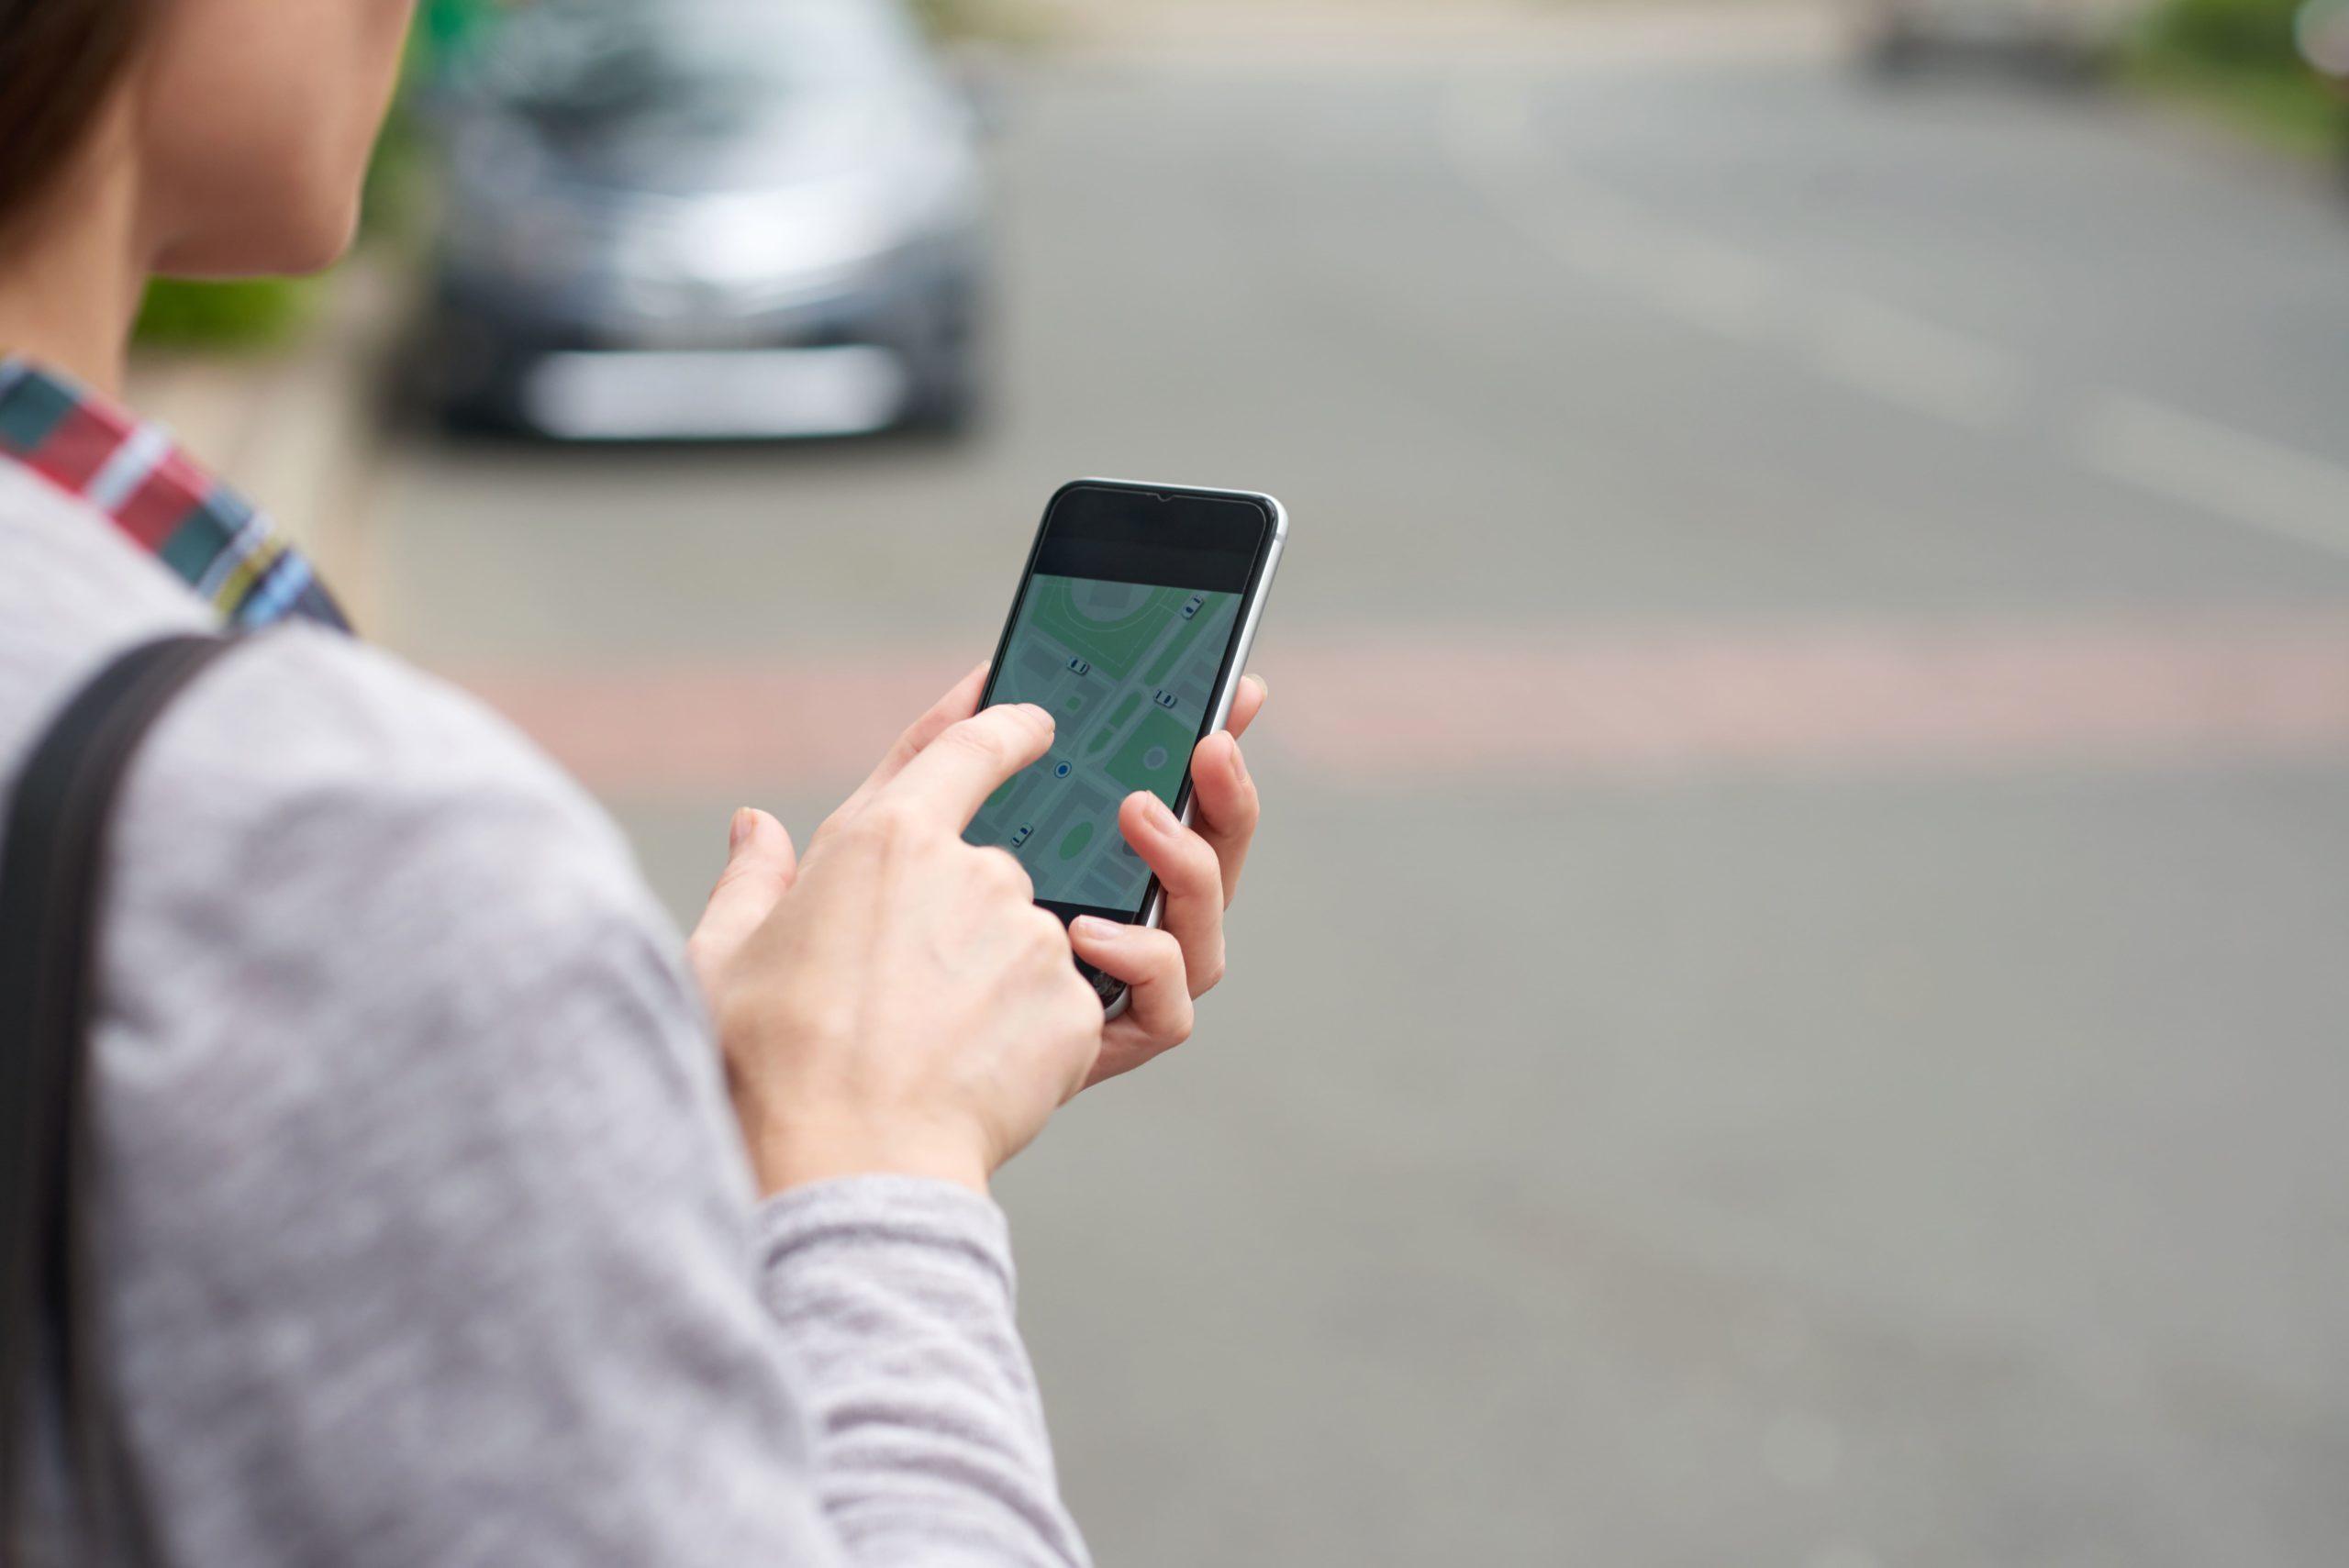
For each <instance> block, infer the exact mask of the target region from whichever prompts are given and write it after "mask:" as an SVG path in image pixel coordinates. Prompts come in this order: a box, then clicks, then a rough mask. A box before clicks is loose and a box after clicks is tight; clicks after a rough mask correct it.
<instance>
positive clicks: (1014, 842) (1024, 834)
mask: <svg viewBox="0 0 2349 1568" xmlns="http://www.w3.org/2000/svg"><path fill="white" fill-rule="evenodd" d="M1035 830H1036V825H1035V824H1034V823H1033V822H1030V823H1029V824H1028V825H1027V826H1025V827H1023V828H1020V829H1019V832H1017V833H1014V834H1013V835H1012V836H1011V847H1012V848H1013V849H1015V850H1016V849H1018V848H1019V846H1020V845H1022V844H1024V843H1026V842H1027V841H1028V835H1029V834H1030V833H1033V832H1034V831H1035Z"/></svg>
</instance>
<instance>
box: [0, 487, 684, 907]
mask: <svg viewBox="0 0 2349 1568" xmlns="http://www.w3.org/2000/svg"><path fill="white" fill-rule="evenodd" d="M214 624H216V623H215V622H214V621H213V620H212V618H211V616H210V613H209V611H208V610H207V609H206V606H204V605H203V604H202V603H201V602H200V601H199V600H197V599H196V598H195V596H194V595H191V594H190V593H189V592H188V590H187V588H186V586H185V585H184V584H183V583H181V582H180V580H179V579H177V578H176V577H174V576H173V575H172V574H171V573H169V572H168V571H166V570H165V569H163V568H162V567H161V565H160V564H159V563H157V562H155V561H154V560H153V559H152V558H151V557H150V556H149V555H147V554H146V553H145V552H143V551H141V550H138V549H136V548H135V547H134V546H132V545H131V544H130V543H129V542H128V541H127V540H125V539H122V538H121V537H120V536H119V535H118V534H117V533H116V531H115V529H114V528H113V527H112V526H111V525H110V524H109V523H108V522H107V521H106V518H105V517H102V516H100V515H99V514H97V513H95V512H93V511H91V510H89V509H88V508H87V507H86V506H83V505H82V504H81V503H80V502H78V501H77V500H75V499H74V498H73V497H72V496H69V495H62V494H61V493H59V492H57V491H55V490H53V489H50V487H49V486H48V485H47V484H45V482H43V481H41V480H39V478H38V477H37V476H34V475H30V474H28V473H23V472H22V471H20V470H17V469H16V468H15V467H14V466H13V465H10V464H7V463H0V776H5V774H6V773H13V772H14V770H15V768H16V767H17V765H18V763H19V762H20V761H21V759H22V757H23V756H24V754H25V753H26V751H28V749H29V747H30V746H31V744H32V742H33V740H34V739H35V737H36V735H37V733H38V731H39V728H40V727H41V726H42V725H43V724H45V723H46V722H47V719H48V717H50V715H51V714H53V713H54V712H56V711H57V709H58V707H59V706H60V705H61V704H62V703H63V702H64V701H65V699H66V698H67V696H68V695H70V694H71V693H72V691H73V690H74V689H76V688H78V687H79V686H80V685H81V684H82V683H83V682H84V681H86V680H87V679H88V678H89V677H90V676H91V675H93V674H95V673H96V672H97V670H98V669H99V668H101V667H102V666H103V665H104V664H105V663H106V662H107V661H108V660H109V659H111V658H112V657H114V656H115V655H116V654H117V653H119V652H121V651H124V650H126V649H128V648H129V647H131V646H133V645H135V644H137V643H139V642H142V641H145V640H148V639H152V638H156V637H161V636H166V635H170V634H172V633H174V632H184V631H193V630H202V629H206V628H208V627H211V626H213V625H214ZM122 817H123V820H122V821H121V822H120V823H119V824H118V828H117V831H118V834H119V836H120V841H121V842H122V844H123V846H124V848H125V851H126V856H125V858H126V860H128V862H129V864H130V868H131V869H130V871H129V873H128V874H129V877H130V879H131V880H133V881H134V882H145V881H148V880H149V879H150V878H160V879H161V880H165V881H169V882H172V883H173V884H180V885H181V886H182V887H183V888H184V887H187V886H197V887H201V886H205V885H212V886H215V887H217V888H218V889H219V893H218V896H219V897H220V898H221V899H222V900H223V901H224V902H227V901H231V900H233V898H234V897H235V896H236V893H235V892H234V889H235V888H236V886H237V883H238V879H239V873H238V871H237V867H238V865H239V861H240V858H244V863H264V864H272V865H276V866H279V867H283V868H288V869H287V871H286V873H285V876H286V880H288V881H289V882H295V883H306V882H312V881H318V880H321V879H327V878H330V877H331V876H332V875H333V874H334V872H335V869H336V866H337V865H338V864H339V863H341V862H351V861H354V860H356V861H360V862H373V861H376V860H379V859H380V860H383V861H384V862H386V863H385V864H384V865H382V866H379V867H378V866H369V867H368V868H367V870H368V871H371V872H372V871H381V872H384V873H390V872H394V871H396V870H397V869H398V866H397V864H396V863H393V862H396V860H397V858H398V857H401V856H403V855H405V856H406V858H407V860H408V861H409V862H415V861H417V859H419V858H430V859H433V860H437V861H440V862H443V865H442V871H443V873H444V874H445V873H447V871H448V869H449V866H450V865H451V864H454V863H459V862H463V861H465V860H466V859H467V858H468V857H471V856H473V855H475V854H481V855H484V856H489V857H491V863H492V864H505V865H514V864H516V863H518V861H520V860H521V859H522V858H524V857H526V856H529V855H532V854H536V855H538V856H540V857H542V858H544V859H546V860H548V861H550V862H553V863H554V864H555V865H556V866H557V867H558V868H559V870H560V873H561V874H560V877H559V878H558V879H557V880H559V881H561V882H562V883H563V884H567V894H568V895H569V896H571V897H572V898H573V899H580V898H583V897H586V896H589V895H593V896H595V897H596V898H598V899H600V900H601V901H603V902H606V903H613V902H618V903H622V904H626V905H629V906H631V907H633V906H640V905H642V904H643V903H644V902H645V900H644V899H643V898H642V897H640V893H641V889H640V882H639V879H638V877H637V873H636V871H635V866H634V862H633V860H632V857H631V856H630V855H629V851H628V850H627V848H626V846H625V844H624V843H623V842H622V841H621V840H620V838H619V836H618V830H617V829H616V828H614V827H613V825H612V824H611V823H610V821H609V819H608V817H606V816H605V814H604V813H603V812H602V811H601V810H600V809H599V808H598V807H597V806H596V805H595V804H594V803H593V802H592V801H590V800H589V799H588V798H587V797H586V796H585V795H584V793H583V792H581V791H580V790H579V789H578V787H577V786H576V785H575V784H573V783H572V781H571V780H570V779H569V778H568V777H566V776H565V775H564V774H563V773H562V772H561V771H560V770H559V769H557V768H556V767H555V766H554V765H553V764H552V763H551V762H549V761H548V760H547V759H546V758H545V757H543V756H542V755H541V754H540V752H539V751H538V750H537V749H536V748H535V747H534V746H533V745H532V744H531V743H530V742H529V740H527V739H526V738H524V737H523V736H521V735H520V734H519V733H518V732H517V731H516V730H515V729H514V728H513V727H512V726H511V725H509V724H507V722H506V721H505V720H504V719H503V718H501V717H499V716H498V715H496V714H495V713H493V712H491V711H490V710H488V709H487V708H486V707H484V706H483V705H482V704H481V703H479V702H478V701H476V700H475V699H474V698H473V697H472V696H471V695H468V694H466V693H464V692H462V691H460V690H458V689H456V688H455V687H453V686H451V685H450V684H447V683H446V682H443V681H440V680H439V679H436V678H435V677H433V676H432V675H430V674H429V673H425V672H423V671H420V670H417V669H416V668H414V667H412V666H410V665H408V664H407V663H406V662H403V661H401V660H400V659H398V658H396V657H395V656H394V655H392V654H389V653H387V652H384V651H381V650H379V649H376V648H373V647H371V646H369V645H368V644H366V643H364V642H362V641H360V640H359V639H354V638H351V637H346V636H343V635H341V634H340V633H337V632H332V631H328V630H326V629H324V628H317V627H313V626H309V625H306V624H303V623H288V624H286V625H283V626H280V627H276V628H271V629H269V630H266V631H262V632H260V633H256V634H254V635H253V636H251V638H250V640H249V643H248V645H247V646H244V647H242V648H239V649H238V650H237V651H234V652H233V653H231V654H230V655H229V656H228V657H227V658H225V659H223V660H222V661H220V662H218V663H217V664H215V665H214V666H212V667H211V668H210V669H208V670H207V671H206V673H204V675H203V676H202V677H201V678H200V679H199V680H198V681H197V682H196V684H195V685H194V686H192V687H191V688H190V689H189V690H188V691H187V692H186V693H184V694H183V695H181V696H180V697H179V698H178V699H177V700H176V701H175V702H174V704H173V707H172V709H171V711H170V712H168V713H166V714H165V715H164V716H163V717H162V718H161V721H159V723H158V724H157V726H156V728H155V731H154V733H153V734H152V735H151V736H150V738H149V739H148V740H147V742H146V744H145V745H144V746H143V747H142V749H141V753H140V758H139V762H138V763H137V765H136V768H135V771H134V773H133V775H132V778H131V781H130V787H129V789H128V794H127V795H126V797H125V801H124V805H123V810H122ZM501 846H502V853H501V852H498V851H499V850H500V848H501ZM297 851H302V852H315V853H316V854H317V855H319V856H324V857H328V860H326V861H325V862H322V863H314V864H313V863H304V862H302V861H301V860H300V859H299V855H298V853H297ZM250 857H259V859H258V861H255V860H253V859H251V858H250ZM216 874H217V877H218V880H217V882H215V881H211V880H210V879H211V878H213V877H214V876H215V875H216ZM458 896H461V895H458ZM216 929H217V928H216Z"/></svg>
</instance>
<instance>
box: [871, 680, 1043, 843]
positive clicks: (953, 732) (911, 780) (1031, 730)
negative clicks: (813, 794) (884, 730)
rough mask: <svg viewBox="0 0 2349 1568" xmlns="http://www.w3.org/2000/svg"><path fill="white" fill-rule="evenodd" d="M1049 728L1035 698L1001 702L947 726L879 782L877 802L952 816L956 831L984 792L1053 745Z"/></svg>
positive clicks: (966, 824) (972, 813)
mask: <svg viewBox="0 0 2349 1568" xmlns="http://www.w3.org/2000/svg"><path fill="white" fill-rule="evenodd" d="M1052 730H1053V725H1052V715H1051V714H1049V713H1047V712H1045V711H1044V710H1043V709H1042V708H1041V707H1038V706H1036V705H1035V704H1034V703H1004V704H999V705H997V706H994V707H991V708H988V709H987V710H986V711H985V712H984V713H981V714H979V715H977V716H976V717H971V718H966V719H964V720H963V721H962V722H961V723H960V724H953V725H949V726H948V727H947V728H945V729H944V730H943V731H942V732H941V734H940V735H939V737H938V739H937V740H933V741H931V742H930V744H929V745H928V746H926V747H924V748H922V750H921V751H920V752H919V753H918V754H917V755H916V756H915V757H914V758H913V759H912V761H910V762H907V764H906V765H905V767H904V768H903V769H902V770H901V771H900V772H899V773H898V774H897V776H896V778H895V779H893V780H891V781H890V782H889V783H888V784H885V785H884V786H883V787H882V790H881V793H880V794H879V795H877V796H875V800H876V803H877V802H878V801H895V802H896V803H897V804H899V805H901V806H905V807H907V809H909V810H911V811H913V812H915V813H916V814H917V815H919V816H931V815H935V816H938V817H945V818H948V819H951V820H952V823H953V827H954V830H955V831H956V832H958V833H959V832H961V831H962V830H963V828H967V827H969V826H970V825H971V818H972V817H976V816H977V815H978V814H979V807H980V806H984V805H985V804H986V799H987V796H989V795H993V794H994V793H995V792H996V790H998V789H1001V788H1002V787H1003V785H1004V784H1005V783H1006V782H1007V781H1008V780H1009V779H1010V777H1011V775H1012V774H1014V773H1018V772H1019V770H1020V769H1022V768H1024V767H1026V766H1027V765H1028V764H1029V763H1030V762H1034V761H1036V760H1037V759H1038V758H1039V757H1041V756H1042V755H1043V754H1044V752H1045V751H1047V750H1048V749H1050V748H1051V746H1052Z"/></svg>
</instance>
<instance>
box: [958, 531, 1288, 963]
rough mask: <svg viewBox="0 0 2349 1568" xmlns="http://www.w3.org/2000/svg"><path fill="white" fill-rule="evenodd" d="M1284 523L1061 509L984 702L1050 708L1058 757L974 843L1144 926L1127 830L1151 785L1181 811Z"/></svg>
mask: <svg viewBox="0 0 2349 1568" xmlns="http://www.w3.org/2000/svg"><path fill="white" fill-rule="evenodd" d="M1272 531H1273V519H1272V517H1271V516H1270V514H1269V513H1268V512H1267V511H1266V509H1265V508H1264V506H1262V505H1261V504H1259V503H1257V502H1254V501H1252V500H1249V499H1244V498H1236V497H1224V496H1210V495H1195V494H1190V493H1186V492H1181V491H1175V492H1166V491H1150V490H1128V489H1125V488H1122V487H1116V486H1096V485H1075V486H1072V487H1070V488H1069V489H1066V490H1063V492H1061V494H1060V495H1058V496H1056V497H1055V498H1054V500H1053V504H1052V509H1051V511H1050V512H1049V513H1047V514H1046V517H1045V519H1044V527H1043V531H1042V532H1041V535H1040V536H1039V538H1038V539H1037V544H1036V549H1035V551H1034V553H1033V555H1032V556H1031V557H1030V562H1029V566H1028V573H1027V576H1026V578H1025V580H1024V581H1023V582H1022V584H1020V590H1019V602H1018V603H1017V604H1016V605H1015V606H1013V608H1012V613H1011V621H1010V625H1009V627H1008V628H1007V629H1006V631H1005V633H1004V638H1003V643H1002V646H1001V647H1000V648H999V649H998V650H997V651H996V662H995V668H994V670H993V672H992V673H991V674H990V676H989V680H988V686H987V691H986V695H985V698H984V703H985V705H986V706H993V705H995V704H997V703H1017V702H1026V703H1034V704H1036V705H1037V706H1041V707H1042V708H1043V709H1045V710H1046V711H1047V712H1049V713H1051V714H1052V717H1053V719H1054V721H1055V724H1056V726H1057V728H1056V731H1055V733H1054V736H1053V739H1052V751H1050V752H1049V753H1048V754H1046V755H1045V757H1044V758H1043V759H1042V760H1041V761H1040V762H1035V763H1032V764H1031V765H1030V766H1029V767H1028V768H1026V769H1024V770H1022V771H1021V772H1020V773H1018V774H1016V775H1014V776H1013V778H1012V779H1011V781H1010V782H1009V783H1008V784H1005V785H1004V786H1003V787H1002V788H1001V789H1000V790H998V791H996V794H995V795H993V796H992V797H991V798H990V799H989V800H988V801H987V803H986V804H985V806H982V807H981V808H980V810H979V814H978V816H977V817H975V818H974V820H973V821H972V823H971V827H970V829H969V831H968V832H967V833H966V834H965V835H964V837H965V838H966V839H967V840H969V841H970V842H972V843H974V844H982V845H990V844H991V845H1000V846H1002V847H1003V848H1005V849H1007V850H1009V851H1011V852H1012V853H1013V854H1014V855H1016V856H1018V857H1019V862H1020V864H1021V865H1022V866H1023V867H1025V868H1026V870H1027V872H1028V874H1029V875H1030V878H1031V879H1032V880H1033V881H1034V883H1035V884H1036V899H1037V902H1039V903H1040V904H1042V905H1044V906H1047V907H1049V908H1051V909H1052V910H1053V911H1054V912H1055V913H1058V914H1060V915H1062V916H1063V917H1068V916H1073V915H1085V914H1090V915H1103V916H1107V917H1109V918H1112V919H1119V920H1128V921H1130V920H1134V919H1137V918H1139V917H1141V914H1142V913H1143V912H1144V910H1145V909H1146V908H1147V906H1148V904H1149V900H1150V895H1151V872H1150V868H1149V866H1147V865H1146V864H1144V863H1143V862H1142V860H1141V857H1140V856H1138V855H1136V854H1135V853H1134V851H1133V850H1132V848H1131V847H1130V846H1129V845H1128V844H1127V842H1126V840H1125V836H1124V835H1123V834H1122V833H1120V832H1119V830H1118V807H1119V805H1120V804H1121V803H1122V802H1123V801H1124V800H1125V798H1126V797H1127V796H1128V795H1131V794H1133V793H1134V792H1136V791H1137V790H1149V791H1151V792H1152V794H1154V795H1157V796H1158V797H1159V798H1160V799H1161V800H1163V801H1164V802H1166V804H1167V805H1168V806H1171V807H1173V808H1174V809H1175V811H1177V812H1180V811H1181V810H1183V808H1184V807H1185V806H1186V805H1187V804H1188V803H1189V800H1190V784H1191V751H1192V750H1193V748H1195V747H1196V746H1197V744H1198V742H1199V741H1201V740H1205V739H1206V738H1207V735H1208V730H1209V728H1210V727H1211V726H1212V725H1213V724H1214V723H1215V721H1216V719H1217V717H1218V708H1219V703H1220V701H1221V699H1222V695H1223V692H1224V688H1225V685H1226V684H1227V683H1228V682H1229V681H1230V680H1231V679H1233V678H1235V677H1234V674H1233V672H1232V670H1231V664H1232V656H1233V653H1234V651H1235V649H1236V644H1237V642H1238V640H1239V637H1240V633H1241V628H1242V627H1243V625H1244V624H1245V623H1246V622H1247V619H1248V615H1247V610H1248V607H1249V605H1250V602H1251V596H1252V594H1253V592H1254V591H1255V590H1256V588H1257V586H1258V584H1259V582H1260V577H1261V573H1262V569H1263V566H1264V560H1265V555H1266V547H1267V546H1268V544H1269V542H1270V540H1271V537H1272Z"/></svg>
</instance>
